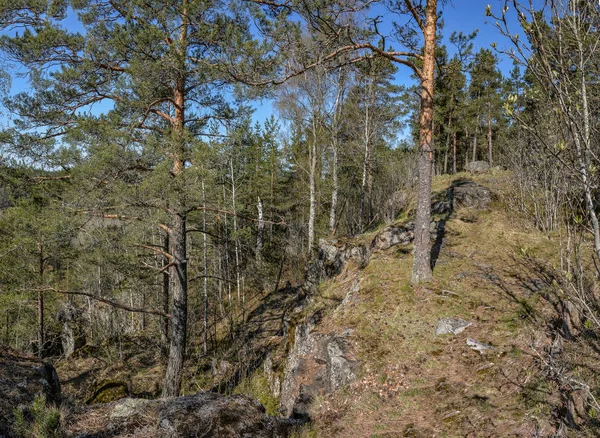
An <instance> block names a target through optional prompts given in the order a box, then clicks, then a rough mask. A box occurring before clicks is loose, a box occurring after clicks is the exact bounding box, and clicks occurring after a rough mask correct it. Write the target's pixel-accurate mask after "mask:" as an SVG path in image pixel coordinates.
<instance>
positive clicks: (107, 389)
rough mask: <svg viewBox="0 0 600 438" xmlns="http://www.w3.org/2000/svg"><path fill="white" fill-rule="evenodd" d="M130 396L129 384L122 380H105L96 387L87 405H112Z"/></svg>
mask: <svg viewBox="0 0 600 438" xmlns="http://www.w3.org/2000/svg"><path fill="white" fill-rule="evenodd" d="M128 395H129V389H128V386H127V383H125V382H123V381H121V380H105V381H103V382H102V383H100V384H99V385H98V386H97V387H96V389H95V390H94V393H93V394H92V396H91V397H90V398H88V399H87V400H86V404H88V405H92V404H97V403H110V402H112V401H115V400H120V399H122V398H125V397H127V396H128Z"/></svg>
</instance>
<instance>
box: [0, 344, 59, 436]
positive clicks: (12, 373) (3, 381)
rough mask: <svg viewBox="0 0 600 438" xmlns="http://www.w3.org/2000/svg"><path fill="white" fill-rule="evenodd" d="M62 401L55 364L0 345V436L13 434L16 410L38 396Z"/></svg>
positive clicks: (24, 406) (51, 400)
mask: <svg viewBox="0 0 600 438" xmlns="http://www.w3.org/2000/svg"><path fill="white" fill-rule="evenodd" d="M38 395H41V396H44V397H45V399H46V402H48V403H57V402H59V400H60V382H59V380H58V376H57V374H56V370H55V369H54V367H53V366H52V365H51V364H49V363H46V362H43V361H41V360H39V359H36V358H35V357H31V356H25V355H23V354H20V353H17V352H16V351H14V350H12V349H10V348H8V347H3V346H0V436H3V435H4V436H11V428H12V425H13V423H14V410H15V409H16V408H23V409H25V408H28V407H29V406H30V405H31V404H32V403H33V401H34V399H35V397H36V396H38Z"/></svg>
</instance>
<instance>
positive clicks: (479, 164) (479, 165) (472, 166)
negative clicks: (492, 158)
mask: <svg viewBox="0 0 600 438" xmlns="http://www.w3.org/2000/svg"><path fill="white" fill-rule="evenodd" d="M465 169H466V171H467V172H471V173H484V172H487V171H488V170H490V165H489V164H488V162H487V161H472V162H470V163H467V165H466V166H465Z"/></svg>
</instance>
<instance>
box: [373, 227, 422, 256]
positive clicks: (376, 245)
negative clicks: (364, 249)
mask: <svg viewBox="0 0 600 438" xmlns="http://www.w3.org/2000/svg"><path fill="white" fill-rule="evenodd" d="M414 230H415V224H414V222H409V223H407V224H404V225H392V226H389V227H386V228H384V229H383V230H381V231H380V232H379V233H378V234H377V235H376V236H375V238H374V239H373V241H372V242H371V251H372V252H373V251H383V250H386V249H388V248H391V247H392V246H395V245H406V244H408V243H410V242H412V241H413V239H414V238H415V234H414Z"/></svg>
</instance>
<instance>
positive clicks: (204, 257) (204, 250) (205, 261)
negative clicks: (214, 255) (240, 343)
mask: <svg viewBox="0 0 600 438" xmlns="http://www.w3.org/2000/svg"><path fill="white" fill-rule="evenodd" d="M202 205H203V207H204V209H203V213H202V265H203V268H204V284H203V286H204V315H203V316H204V354H206V353H207V352H208V248H207V244H206V192H205V189H204V181H202Z"/></svg>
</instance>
